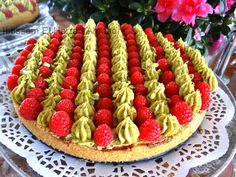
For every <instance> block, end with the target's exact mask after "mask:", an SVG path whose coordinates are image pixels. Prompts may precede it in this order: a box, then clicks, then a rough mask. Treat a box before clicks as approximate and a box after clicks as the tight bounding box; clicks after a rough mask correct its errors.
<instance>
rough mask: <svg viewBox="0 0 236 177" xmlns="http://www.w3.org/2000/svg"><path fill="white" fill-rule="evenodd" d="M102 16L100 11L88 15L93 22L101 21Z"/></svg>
mask: <svg viewBox="0 0 236 177" xmlns="http://www.w3.org/2000/svg"><path fill="white" fill-rule="evenodd" d="M102 17H103V14H102V12H100V11H96V12H94V13H92V14H91V15H90V18H92V19H94V21H95V22H99V21H101V20H102Z"/></svg>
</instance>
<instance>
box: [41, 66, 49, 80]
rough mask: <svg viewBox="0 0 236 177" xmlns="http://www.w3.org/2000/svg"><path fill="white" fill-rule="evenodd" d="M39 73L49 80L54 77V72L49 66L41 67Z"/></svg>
mask: <svg viewBox="0 0 236 177" xmlns="http://www.w3.org/2000/svg"><path fill="white" fill-rule="evenodd" d="M39 73H40V74H41V76H42V77H44V78H48V77H50V76H51V75H52V70H51V69H50V68H49V67H47V66H41V67H40V68H39Z"/></svg>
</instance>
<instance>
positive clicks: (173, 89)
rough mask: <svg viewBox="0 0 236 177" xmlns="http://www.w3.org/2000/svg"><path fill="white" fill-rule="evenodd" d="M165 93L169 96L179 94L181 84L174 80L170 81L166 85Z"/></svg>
mask: <svg viewBox="0 0 236 177" xmlns="http://www.w3.org/2000/svg"><path fill="white" fill-rule="evenodd" d="M165 94H166V96H167V97H171V96H172V95H178V94H179V85H178V84H177V83H176V82H174V81H171V82H169V83H168V84H166V85H165Z"/></svg>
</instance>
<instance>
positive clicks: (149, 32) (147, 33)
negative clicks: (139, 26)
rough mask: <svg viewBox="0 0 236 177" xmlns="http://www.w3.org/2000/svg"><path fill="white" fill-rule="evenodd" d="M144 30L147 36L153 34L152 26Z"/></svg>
mask: <svg viewBox="0 0 236 177" xmlns="http://www.w3.org/2000/svg"><path fill="white" fill-rule="evenodd" d="M144 32H145V33H146V35H147V36H153V35H154V33H153V31H152V28H146V29H145V30H144Z"/></svg>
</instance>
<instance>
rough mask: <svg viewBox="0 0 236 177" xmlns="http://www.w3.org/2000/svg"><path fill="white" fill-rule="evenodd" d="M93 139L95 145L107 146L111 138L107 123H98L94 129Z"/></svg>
mask: <svg viewBox="0 0 236 177" xmlns="http://www.w3.org/2000/svg"><path fill="white" fill-rule="evenodd" d="M93 139H94V142H95V144H96V145H97V146H102V147H106V146H108V145H109V144H111V142H112V140H113V135H112V130H111V128H110V127H109V126H108V125H107V124H101V125H99V126H98V127H97V128H96V129H95V131H94V134H93Z"/></svg>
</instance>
